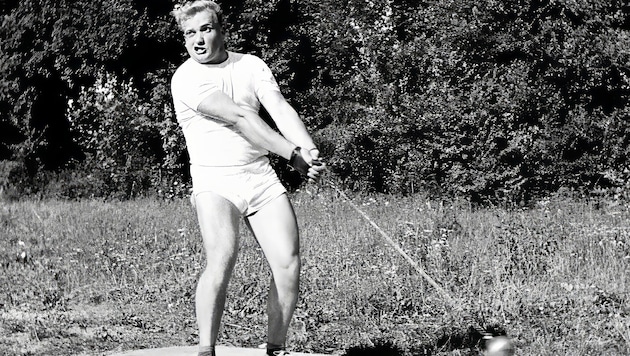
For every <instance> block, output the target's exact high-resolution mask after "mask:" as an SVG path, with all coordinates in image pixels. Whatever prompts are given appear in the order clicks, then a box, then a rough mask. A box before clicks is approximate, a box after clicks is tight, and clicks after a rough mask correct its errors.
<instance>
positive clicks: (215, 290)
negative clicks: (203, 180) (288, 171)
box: [195, 193, 240, 349]
mask: <svg viewBox="0 0 630 356" xmlns="http://www.w3.org/2000/svg"><path fill="white" fill-rule="evenodd" d="M195 205H196V208H197V218H198V220H199V227H200V229H201V235H202V237H203V244H204V249H205V252H206V260H207V261H206V268H205V270H204V271H203V273H202V274H201V277H200V278H199V283H198V284H197V294H196V298H195V302H196V312H197V325H198V327H199V346H200V349H202V348H204V347H206V348H207V347H208V346H214V345H215V344H216V341H217V337H218V335H219V327H220V326H221V317H222V316H223V309H224V307H225V299H226V294H227V287H228V282H229V280H230V277H231V275H232V270H233V269H234V264H235V263H236V256H237V252H238V244H239V232H238V227H239V218H240V214H239V212H238V211H237V209H236V208H235V207H234V205H233V204H232V203H230V202H229V201H227V200H225V199H224V198H222V197H220V196H218V195H216V194H214V193H200V194H198V195H197V196H196V197H195Z"/></svg>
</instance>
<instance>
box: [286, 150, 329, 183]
mask: <svg viewBox="0 0 630 356" xmlns="http://www.w3.org/2000/svg"><path fill="white" fill-rule="evenodd" d="M289 165H290V166H291V167H293V169H295V170H296V171H298V172H299V173H300V174H301V175H302V176H305V177H307V178H309V181H317V180H318V179H319V177H320V175H321V173H322V172H323V171H324V170H325V169H326V164H324V163H323V162H321V161H320V160H319V150H317V149H311V150H307V149H304V148H300V147H296V148H295V150H293V153H292V154H291V159H290V160H289Z"/></svg>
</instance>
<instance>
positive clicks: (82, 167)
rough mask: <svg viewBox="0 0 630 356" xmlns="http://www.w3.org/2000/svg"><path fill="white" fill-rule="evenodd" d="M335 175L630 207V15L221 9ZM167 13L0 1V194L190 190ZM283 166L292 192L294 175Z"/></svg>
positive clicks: (567, 6) (589, 8) (360, 4)
mask: <svg viewBox="0 0 630 356" xmlns="http://www.w3.org/2000/svg"><path fill="white" fill-rule="evenodd" d="M222 5H223V8H224V10H225V13H226V31H227V39H228V46H229V48H230V49H231V50H235V51H246V52H251V53H254V54H257V55H259V56H261V57H262V58H263V59H264V60H265V61H267V62H268V63H269V65H270V66H271V67H272V69H273V70H274V72H275V74H276V76H277V78H278V80H279V82H280V85H281V86H282V88H283V91H284V93H285V95H286V96H287V97H288V99H289V100H290V101H291V102H292V103H293V104H294V105H295V106H296V107H297V109H298V110H299V111H300V112H301V113H302V114H303V117H304V120H305V121H306V123H307V125H308V127H309V129H310V130H311V131H312V132H313V134H314V135H315V137H316V139H317V141H318V142H319V144H320V145H321V147H322V148H323V151H324V154H325V156H326V157H327V159H328V161H329V163H330V164H331V167H332V170H333V171H334V172H335V173H336V174H337V175H338V176H339V177H340V178H341V179H342V180H343V181H344V182H345V184H346V186H347V187H349V188H353V189H356V190H362V191H379V192H390V193H404V194H409V193H413V192H418V191H424V192H430V193H432V194H433V193H434V194H436V195H451V196H453V195H456V196H462V197H465V198H467V199H469V200H471V201H475V202H507V203H518V202H529V201H531V200H532V198H533V197H540V196H544V195H546V194H548V193H549V192H554V191H558V190H559V189H568V190H575V191H579V192H582V193H589V194H590V193H592V192H599V191H602V190H607V191H608V192H612V193H615V194H617V195H624V194H625V195H627V191H628V188H629V181H630V168H629V161H628V159H629V158H628V157H630V149H629V141H630V132H629V131H630V120H628V118H629V117H630V115H629V114H630V108H629V106H628V98H629V93H630V67H629V66H628V63H630V52H629V51H628V48H630V35H629V34H630V32H629V31H630V18H629V13H630V6H629V5H628V4H627V2H625V1H621V0H611V1H596V0H522V1H510V2H501V1H491V0H487V1H481V2H480V1H471V0H446V1H415V0H413V1H411V0H346V1H333V0H317V1H314V0H273V1H267V0H264V1H263V0H235V1H224V2H223V4H222ZM172 7H173V1H171V0H151V1H149V0H135V1H132V0H104V1H98V2H94V1H87V0H73V1H70V0H61V1H52V0H22V1H16V0H4V1H2V2H0V15H1V16H2V23H1V25H0V47H1V48H2V51H1V52H0V73H1V75H0V183H1V184H2V187H3V189H4V191H5V193H8V194H10V195H12V196H20V195H24V194H32V195H46V196H58V197H64V198H78V197H83V196H105V197H121V198H126V197H132V196H137V195H141V194H146V193H153V192H157V193H158V194H161V195H163V196H171V195H174V194H175V195H176V194H180V193H181V192H182V191H186V188H185V187H186V186H187V183H188V178H187V173H186V160H187V158H186V154H185V150H184V145H183V140H182V137H181V135H180V133H179V131H178V128H177V125H176V123H175V121H174V115H173V110H172V105H171V98H170V93H169V80H170V76H171V74H172V73H173V71H174V70H175V68H176V67H177V66H178V65H179V64H180V63H181V62H182V61H183V60H184V58H185V53H184V49H183V46H182V44H181V35H180V33H179V31H178V30H177V29H176V26H175V24H174V23H173V21H172V19H171V18H170V17H169V15H168V12H169V11H170V10H171V9H172ZM278 170H279V171H280V172H281V173H282V175H283V176H284V177H285V178H286V180H287V183H288V184H293V183H294V181H295V179H294V178H295V177H292V176H291V175H290V173H288V172H284V171H283V168H282V165H278Z"/></svg>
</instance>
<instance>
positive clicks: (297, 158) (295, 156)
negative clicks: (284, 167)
mask: <svg viewBox="0 0 630 356" xmlns="http://www.w3.org/2000/svg"><path fill="white" fill-rule="evenodd" d="M289 166H291V167H293V169H295V170H296V171H298V172H299V173H300V174H301V175H303V176H306V175H307V174H308V169H309V168H311V165H310V164H308V163H306V161H305V160H304V157H302V148H301V147H296V148H295V149H294V150H293V152H291V158H290V159H289Z"/></svg>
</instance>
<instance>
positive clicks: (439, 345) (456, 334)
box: [343, 326, 505, 356]
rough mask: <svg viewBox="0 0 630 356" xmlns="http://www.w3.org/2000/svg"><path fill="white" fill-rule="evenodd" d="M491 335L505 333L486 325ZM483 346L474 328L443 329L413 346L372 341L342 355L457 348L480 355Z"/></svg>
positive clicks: (392, 355)
mask: <svg viewBox="0 0 630 356" xmlns="http://www.w3.org/2000/svg"><path fill="white" fill-rule="evenodd" d="M486 331H487V332H488V333H490V334H492V335H493V336H498V335H505V330H504V329H503V328H501V327H492V326H491V327H488V328H487V329H486ZM483 346H484V341H483V335H482V334H481V333H479V332H478V331H477V330H475V329H474V328H472V327H471V328H469V329H467V330H456V329H449V330H443V331H442V333H441V335H440V336H439V337H437V338H436V339H435V340H434V341H433V342H428V343H425V344H421V345H415V346H413V349H411V350H403V349H401V348H400V347H399V346H397V345H395V344H394V343H393V342H391V341H380V340H378V341H373V345H370V346H355V347H351V348H349V349H347V350H346V352H345V353H344V354H343V356H406V355H410V354H411V355H414V356H430V355H435V354H437V353H440V352H448V351H454V350H459V351H460V352H461V353H460V354H461V355H469V356H473V355H481V354H482V349H483Z"/></svg>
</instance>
